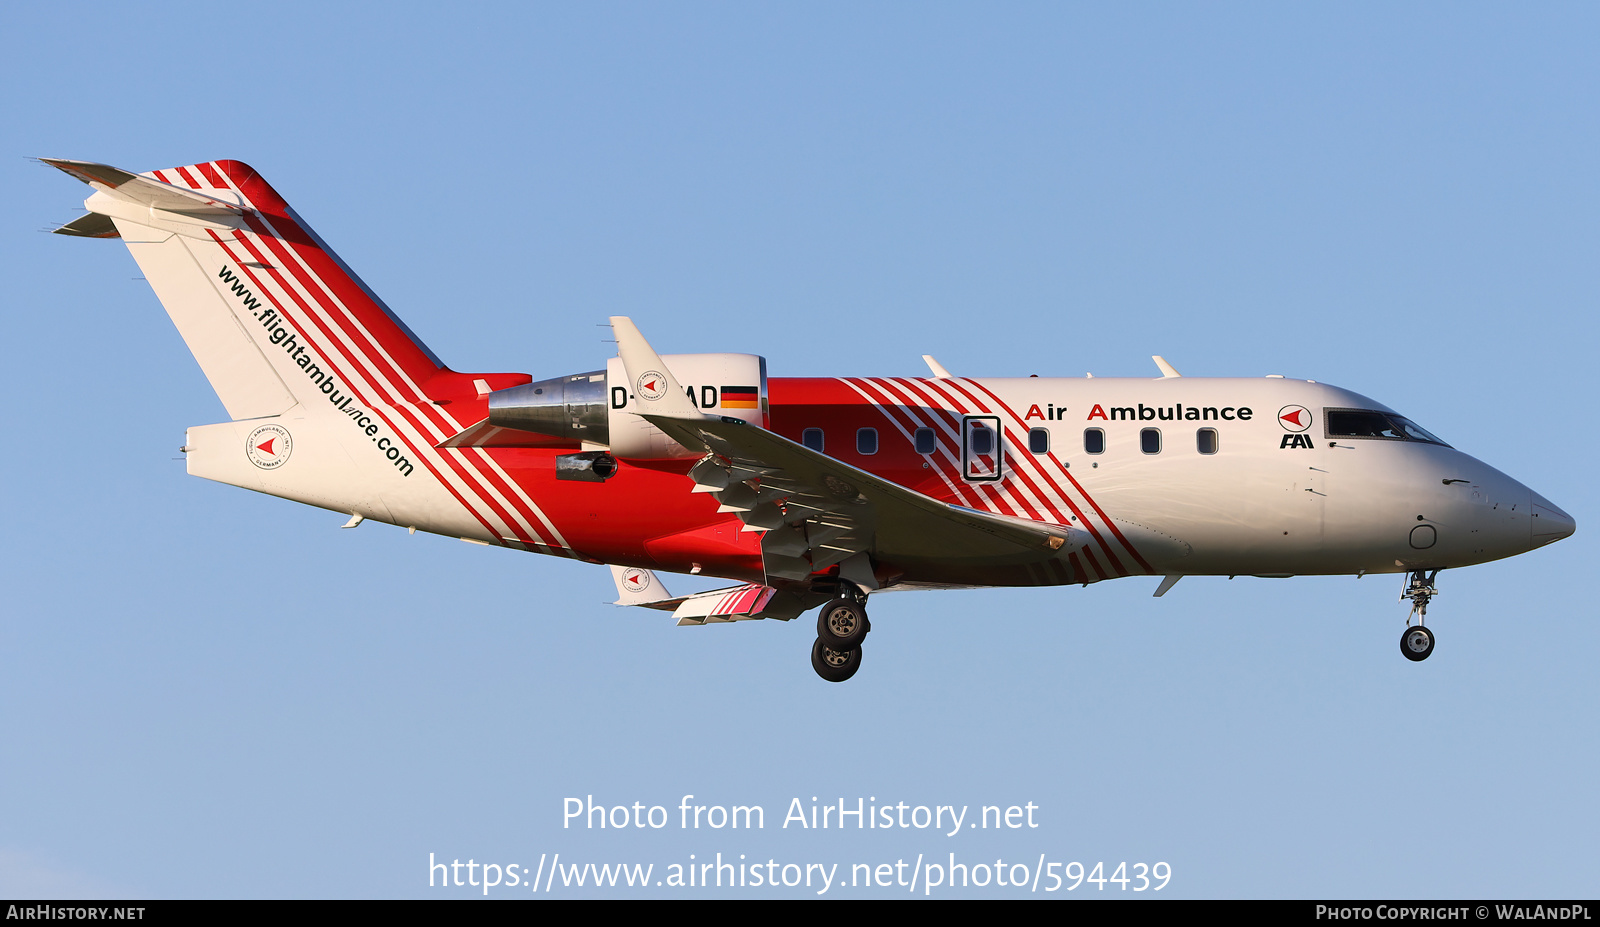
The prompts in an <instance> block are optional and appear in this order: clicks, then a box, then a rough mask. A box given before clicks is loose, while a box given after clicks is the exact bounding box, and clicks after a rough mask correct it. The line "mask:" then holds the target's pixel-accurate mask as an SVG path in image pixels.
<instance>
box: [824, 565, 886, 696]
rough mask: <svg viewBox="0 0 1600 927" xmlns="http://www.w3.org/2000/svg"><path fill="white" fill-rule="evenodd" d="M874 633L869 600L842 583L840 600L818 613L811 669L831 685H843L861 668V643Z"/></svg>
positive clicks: (831, 602) (858, 591)
mask: <svg viewBox="0 0 1600 927" xmlns="http://www.w3.org/2000/svg"><path fill="white" fill-rule="evenodd" d="M871 630H872V622H870V621H868V620H867V597H866V595H865V594H864V593H862V592H861V591H860V590H859V589H856V588H855V587H854V586H851V585H849V584H848V583H841V584H840V588H839V597H838V598H837V599H833V600H831V601H829V602H828V603H827V604H826V605H824V606H822V611H821V612H819V613H817V642H816V644H814V645H812V647H811V668H812V669H814V670H816V671H817V675H818V676H821V677H822V678H823V679H826V680H828V681H829V682H844V681H845V680H846V679H849V678H850V677H851V676H854V675H855V674H856V670H858V669H860V668H861V642H862V641H863V640H866V637H867V632H868V631H871Z"/></svg>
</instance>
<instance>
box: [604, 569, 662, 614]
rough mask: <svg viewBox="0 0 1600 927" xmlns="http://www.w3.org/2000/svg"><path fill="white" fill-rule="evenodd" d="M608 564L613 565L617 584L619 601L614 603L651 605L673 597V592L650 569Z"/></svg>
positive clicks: (613, 578)
mask: <svg viewBox="0 0 1600 927" xmlns="http://www.w3.org/2000/svg"><path fill="white" fill-rule="evenodd" d="M607 565H608V566H610V567H611V580H612V582H614V583H616V584H617V601H615V602H613V603H612V604H613V605H649V604H650V603H652V602H661V601H664V600H666V599H670V598H672V593H670V592H668V591H667V587H666V586H663V585H662V584H661V580H659V579H656V574H654V573H652V572H650V571H649V570H646V569H642V568H640V567H620V566H617V565H616V564H614V563H613V564H607Z"/></svg>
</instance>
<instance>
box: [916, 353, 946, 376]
mask: <svg viewBox="0 0 1600 927" xmlns="http://www.w3.org/2000/svg"><path fill="white" fill-rule="evenodd" d="M922 361H923V363H925V364H927V365H928V369H929V370H932V371H933V376H934V379H936V380H948V379H950V371H948V370H946V369H944V365H943V364H941V363H939V362H938V361H936V360H934V359H933V355H932V354H924V355H922Z"/></svg>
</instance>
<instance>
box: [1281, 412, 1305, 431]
mask: <svg viewBox="0 0 1600 927" xmlns="http://www.w3.org/2000/svg"><path fill="white" fill-rule="evenodd" d="M1278 424H1280V425H1282V426H1283V430H1284V431H1296V432H1298V431H1305V430H1306V429H1307V428H1310V427H1311V410H1310V409H1308V408H1306V407H1305V406H1284V407H1283V408H1281V409H1279V410H1278Z"/></svg>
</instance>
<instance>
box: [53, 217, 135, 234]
mask: <svg viewBox="0 0 1600 927" xmlns="http://www.w3.org/2000/svg"><path fill="white" fill-rule="evenodd" d="M51 231H52V232H54V233H55V234H57V235H76V236H77V237H79V238H121V237H122V233H121V232H119V231H117V224H116V223H115V222H112V221H111V217H110V216H102V215H100V214H99V213H97V212H86V213H84V214H83V215H81V216H79V217H78V218H76V219H73V220H72V221H71V222H68V223H67V224H66V225H63V226H62V227H60V228H58V229H51Z"/></svg>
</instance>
